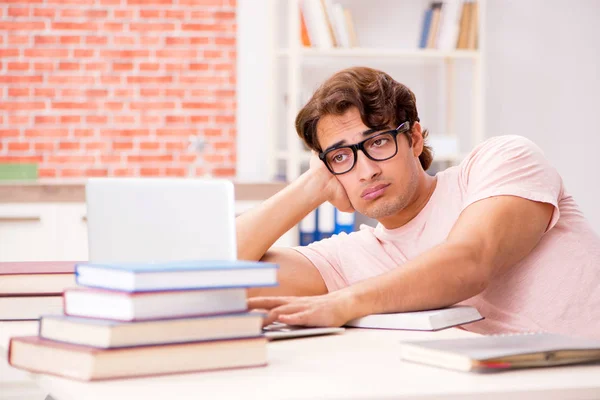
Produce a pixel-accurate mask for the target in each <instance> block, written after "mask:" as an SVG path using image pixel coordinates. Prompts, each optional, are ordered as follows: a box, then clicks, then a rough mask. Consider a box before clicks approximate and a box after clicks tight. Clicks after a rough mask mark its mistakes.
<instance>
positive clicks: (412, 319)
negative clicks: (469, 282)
mask: <svg viewBox="0 0 600 400" xmlns="http://www.w3.org/2000/svg"><path fill="white" fill-rule="evenodd" d="M482 319H483V317H482V316H481V314H480V313H479V311H477V309H476V308H475V307H471V306H453V307H448V308H442V309H439V310H427V311H415V312H405V313H390V314H373V315H367V316H366V317H362V318H357V319H353V320H352V321H350V322H348V323H347V324H346V326H349V327H353V328H378V329H399V330H411V331H437V330H440V329H445V328H450V327H453V326H458V325H464V324H468V323H471V322H475V321H480V320H482Z"/></svg>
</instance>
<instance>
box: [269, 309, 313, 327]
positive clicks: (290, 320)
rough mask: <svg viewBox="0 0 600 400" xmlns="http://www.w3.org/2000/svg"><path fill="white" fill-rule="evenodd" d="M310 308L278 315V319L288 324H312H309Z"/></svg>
mask: <svg viewBox="0 0 600 400" xmlns="http://www.w3.org/2000/svg"><path fill="white" fill-rule="evenodd" d="M310 315H311V311H310V310H304V311H300V312H297V313H294V314H283V315H280V316H279V318H278V319H279V321H281V322H283V323H284V324H288V325H314V324H309V316H310Z"/></svg>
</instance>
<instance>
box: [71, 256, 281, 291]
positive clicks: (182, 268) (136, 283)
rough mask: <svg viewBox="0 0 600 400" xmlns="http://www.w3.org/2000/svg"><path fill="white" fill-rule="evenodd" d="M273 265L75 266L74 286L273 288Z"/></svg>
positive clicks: (178, 263)
mask: <svg viewBox="0 0 600 400" xmlns="http://www.w3.org/2000/svg"><path fill="white" fill-rule="evenodd" d="M277 268H278V266H277V264H273V263H268V262H260V261H226V260H225V261H211V260H196V261H194V260H188V261H171V262H161V263H119V264H116V263H115V264H101V263H78V264H77V265H76V266H75V276H76V280H77V284H79V285H81V286H87V287H95V288H100V289H110V290H122V291H127V292H141V291H160V290H184V289H185V290H189V289H206V288H224V287H257V286H261V287H262V286H276V285H277Z"/></svg>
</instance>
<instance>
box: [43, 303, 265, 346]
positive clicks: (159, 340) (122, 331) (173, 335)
mask: <svg viewBox="0 0 600 400" xmlns="http://www.w3.org/2000/svg"><path fill="white" fill-rule="evenodd" d="M263 318H264V314H261V313H254V312H251V313H240V314H228V315H213V316H206V317H193V318H192V317H191V318H175V319H160V320H154V321H140V322H119V321H112V320H105V319H93V318H78V317H70V316H64V315H56V316H55V315H48V316H44V317H42V319H41V321H40V337H41V338H44V339H49V340H54V341H57V342H65V343H71V344H79V345H83V346H90V347H98V348H106V349H107V348H119V347H130V346H150V345H159V344H172V343H188V342H198V341H206V340H223V339H235V338H245V337H257V336H260V335H261V333H262V329H261V326H262V322H263Z"/></svg>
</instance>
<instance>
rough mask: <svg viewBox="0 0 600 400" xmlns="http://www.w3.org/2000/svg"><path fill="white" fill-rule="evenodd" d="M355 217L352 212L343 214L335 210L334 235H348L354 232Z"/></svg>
mask: <svg viewBox="0 0 600 400" xmlns="http://www.w3.org/2000/svg"><path fill="white" fill-rule="evenodd" d="M354 222H355V216H354V213H353V212H351V213H350V212H343V211H340V210H338V209H337V208H336V209H335V229H334V231H333V233H334V234H336V235H337V234H339V233H342V232H346V233H350V232H354Z"/></svg>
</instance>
